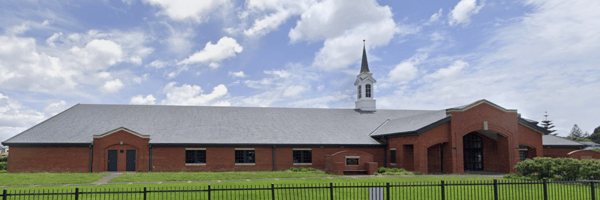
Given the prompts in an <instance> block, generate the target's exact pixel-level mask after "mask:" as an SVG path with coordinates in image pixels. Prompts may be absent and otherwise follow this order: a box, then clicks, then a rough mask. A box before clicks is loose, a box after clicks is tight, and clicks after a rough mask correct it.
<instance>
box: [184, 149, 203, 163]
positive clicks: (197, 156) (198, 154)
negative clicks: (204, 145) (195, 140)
mask: <svg viewBox="0 0 600 200" xmlns="http://www.w3.org/2000/svg"><path fill="white" fill-rule="evenodd" d="M185 164H206V150H205V149H186V150H185Z"/></svg>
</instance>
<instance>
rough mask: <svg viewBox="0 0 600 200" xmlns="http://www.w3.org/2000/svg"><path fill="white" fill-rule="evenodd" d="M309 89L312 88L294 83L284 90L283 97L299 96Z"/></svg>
mask: <svg viewBox="0 0 600 200" xmlns="http://www.w3.org/2000/svg"><path fill="white" fill-rule="evenodd" d="M309 90H310V88H306V87H304V86H301V85H292V86H289V87H288V88H286V89H285V90H284V91H283V97H299V95H300V94H302V93H304V92H307V91H309Z"/></svg>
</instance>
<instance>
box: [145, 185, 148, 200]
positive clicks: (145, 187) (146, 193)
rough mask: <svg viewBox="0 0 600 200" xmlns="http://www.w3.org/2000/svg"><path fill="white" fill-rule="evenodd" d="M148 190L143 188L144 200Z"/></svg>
mask: <svg viewBox="0 0 600 200" xmlns="http://www.w3.org/2000/svg"><path fill="white" fill-rule="evenodd" d="M147 192H148V190H147V189H146V187H144V200H146V194H147Z"/></svg>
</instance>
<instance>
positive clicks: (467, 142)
mask: <svg viewBox="0 0 600 200" xmlns="http://www.w3.org/2000/svg"><path fill="white" fill-rule="evenodd" d="M463 156H464V159H463V161H464V165H465V171H483V140H482V139H481V136H479V134H477V133H475V132H473V133H469V134H467V135H465V136H464V137H463Z"/></svg>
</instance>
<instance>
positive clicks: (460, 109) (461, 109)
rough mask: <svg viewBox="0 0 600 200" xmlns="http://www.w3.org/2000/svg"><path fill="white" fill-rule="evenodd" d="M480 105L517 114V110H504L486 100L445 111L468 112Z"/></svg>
mask: <svg viewBox="0 0 600 200" xmlns="http://www.w3.org/2000/svg"><path fill="white" fill-rule="evenodd" d="M482 103H487V104H488V105H491V106H493V107H495V108H498V109H499V110H502V111H504V112H509V113H516V112H517V110H515V109H506V108H503V107H500V106H499V105H496V104H494V103H492V102H490V101H488V100H485V99H482V100H479V101H476V102H474V103H472V104H469V105H467V106H465V107H464V108H450V109H448V110H447V111H448V112H452V111H459V112H463V111H466V110H469V109H471V108H473V107H476V106H478V105H480V104H482Z"/></svg>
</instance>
